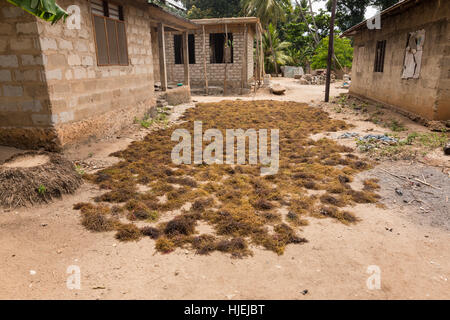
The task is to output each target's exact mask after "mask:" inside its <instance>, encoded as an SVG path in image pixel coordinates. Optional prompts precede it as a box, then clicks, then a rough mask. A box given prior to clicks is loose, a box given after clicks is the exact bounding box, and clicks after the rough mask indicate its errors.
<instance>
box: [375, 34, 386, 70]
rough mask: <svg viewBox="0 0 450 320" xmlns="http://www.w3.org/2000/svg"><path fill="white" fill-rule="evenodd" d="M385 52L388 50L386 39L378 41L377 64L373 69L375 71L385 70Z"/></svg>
mask: <svg viewBox="0 0 450 320" xmlns="http://www.w3.org/2000/svg"><path fill="white" fill-rule="evenodd" d="M385 52H386V40H382V41H377V49H376V52H375V66H374V70H373V71H374V72H383V70H384V55H385Z"/></svg>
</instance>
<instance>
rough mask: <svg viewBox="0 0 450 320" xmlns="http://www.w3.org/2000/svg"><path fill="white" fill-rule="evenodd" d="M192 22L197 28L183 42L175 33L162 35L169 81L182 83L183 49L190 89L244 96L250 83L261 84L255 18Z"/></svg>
mask: <svg viewBox="0 0 450 320" xmlns="http://www.w3.org/2000/svg"><path fill="white" fill-rule="evenodd" d="M192 22H194V23H195V24H197V25H198V26H199V27H198V29H197V30H194V31H192V32H189V34H188V37H187V38H186V39H184V38H183V36H182V33H181V32H179V31H174V32H169V33H167V34H166V38H165V41H166V46H165V47H166V56H167V80H168V81H169V82H172V83H179V82H181V83H183V82H184V74H185V70H184V66H186V64H184V60H183V59H184V56H185V55H184V49H185V48H186V47H187V48H188V51H187V53H188V55H189V59H188V60H189V61H188V62H189V63H188V65H189V74H190V86H191V87H193V88H205V90H206V91H208V89H211V88H210V87H219V88H220V89H224V90H225V91H227V92H228V93H230V92H234V93H244V92H248V90H249V89H250V87H251V84H252V82H253V81H256V82H257V83H261V81H262V77H263V72H264V70H263V66H264V63H263V50H262V39H261V34H262V28H261V24H260V21H259V18H255V17H239V18H216V19H195V20H192ZM186 43H187V45H185V44H186ZM254 47H255V49H254ZM227 92H225V93H227Z"/></svg>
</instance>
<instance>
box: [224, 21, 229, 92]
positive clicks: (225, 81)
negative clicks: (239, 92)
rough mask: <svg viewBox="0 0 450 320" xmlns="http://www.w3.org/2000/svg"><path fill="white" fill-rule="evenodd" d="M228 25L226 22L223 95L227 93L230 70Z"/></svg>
mask: <svg viewBox="0 0 450 320" xmlns="http://www.w3.org/2000/svg"><path fill="white" fill-rule="evenodd" d="M227 53H228V27H227V24H226V23H225V47H224V50H223V59H224V60H225V75H224V79H223V95H224V96H226V95H227V71H228V59H227V58H228V55H227Z"/></svg>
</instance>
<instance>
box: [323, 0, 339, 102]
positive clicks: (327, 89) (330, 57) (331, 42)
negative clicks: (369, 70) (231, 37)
mask: <svg viewBox="0 0 450 320" xmlns="http://www.w3.org/2000/svg"><path fill="white" fill-rule="evenodd" d="M335 15H336V0H333V3H332V7H331V19H330V36H329V38H328V61H327V79H326V83H325V102H328V101H330V81H331V63H332V60H333V52H334V17H335Z"/></svg>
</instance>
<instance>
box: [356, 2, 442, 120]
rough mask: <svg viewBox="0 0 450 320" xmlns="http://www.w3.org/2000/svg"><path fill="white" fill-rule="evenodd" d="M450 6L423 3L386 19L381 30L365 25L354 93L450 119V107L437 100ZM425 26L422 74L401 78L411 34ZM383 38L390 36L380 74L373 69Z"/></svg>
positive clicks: (358, 40) (358, 43) (359, 43)
mask: <svg viewBox="0 0 450 320" xmlns="http://www.w3.org/2000/svg"><path fill="white" fill-rule="evenodd" d="M449 7H450V3H449V2H448V1H446V2H442V1H438V0H430V1H426V2H422V3H420V4H419V5H417V6H415V7H413V8H411V9H409V10H408V11H405V12H403V13H401V14H398V15H395V16H389V17H387V18H385V19H383V18H382V21H381V23H382V27H381V29H380V30H369V29H364V30H362V31H361V32H359V33H358V34H356V35H355V37H354V48H355V52H354V64H353V66H354V67H353V70H352V85H351V88H350V93H352V94H355V95H359V96H365V97H368V98H371V99H373V100H376V101H379V102H382V103H386V104H389V105H392V106H394V107H397V108H399V109H402V110H404V111H407V112H410V113H413V114H417V115H420V116H422V117H424V118H427V119H430V120H439V119H445V118H447V119H448V111H444V110H448V109H450V107H449V106H448V104H447V105H446V104H445V103H438V101H439V98H438V90H439V88H440V86H441V77H445V74H444V75H441V70H442V62H443V60H442V59H443V58H444V56H443V55H444V52H445V50H446V48H448V31H447V27H446V26H447V25H448V17H449V16H450V12H449ZM420 29H424V30H425V44H424V47H423V57H422V67H421V72H420V77H419V79H402V78H401V75H402V68H403V61H404V56H405V49H406V42H407V37H408V34H409V33H410V32H413V31H417V30H420ZM378 40H386V53H385V61H384V72H381V73H380V72H373V70H374V61H375V51H376V43H377V41H378ZM444 69H445V68H444ZM444 86H445V85H444ZM447 86H448V82H447ZM447 101H448V100H447Z"/></svg>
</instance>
